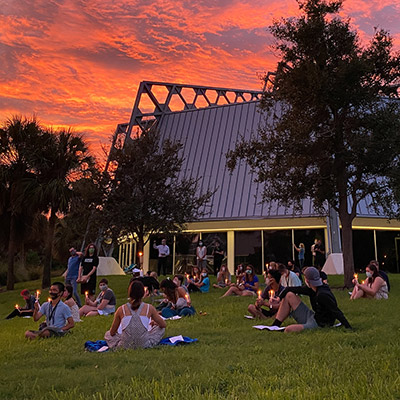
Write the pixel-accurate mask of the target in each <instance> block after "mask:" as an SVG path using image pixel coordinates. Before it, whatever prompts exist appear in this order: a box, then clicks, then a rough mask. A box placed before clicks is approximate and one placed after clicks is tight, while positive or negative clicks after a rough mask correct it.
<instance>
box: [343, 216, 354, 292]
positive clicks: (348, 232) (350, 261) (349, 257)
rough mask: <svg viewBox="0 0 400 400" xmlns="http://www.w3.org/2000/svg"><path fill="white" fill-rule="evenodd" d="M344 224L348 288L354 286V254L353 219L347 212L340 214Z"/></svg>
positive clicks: (344, 254)
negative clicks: (343, 214)
mask: <svg viewBox="0 0 400 400" xmlns="http://www.w3.org/2000/svg"><path fill="white" fill-rule="evenodd" d="M339 217H340V222H341V224H342V237H343V243H342V247H343V264H344V265H343V269H344V285H345V286H346V287H348V288H350V287H352V286H353V284H352V282H351V281H352V280H353V275H354V256H353V229H352V224H353V219H352V218H351V216H350V215H348V214H347V213H346V215H345V216H342V215H340V214H339Z"/></svg>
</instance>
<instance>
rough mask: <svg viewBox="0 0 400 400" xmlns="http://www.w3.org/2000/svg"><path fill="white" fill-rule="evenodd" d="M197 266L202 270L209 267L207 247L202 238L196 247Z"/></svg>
mask: <svg viewBox="0 0 400 400" xmlns="http://www.w3.org/2000/svg"><path fill="white" fill-rule="evenodd" d="M196 258H197V268H199V270H200V271H201V270H202V269H203V268H206V267H207V247H206V246H204V243H203V241H202V240H199V244H198V246H197V248H196Z"/></svg>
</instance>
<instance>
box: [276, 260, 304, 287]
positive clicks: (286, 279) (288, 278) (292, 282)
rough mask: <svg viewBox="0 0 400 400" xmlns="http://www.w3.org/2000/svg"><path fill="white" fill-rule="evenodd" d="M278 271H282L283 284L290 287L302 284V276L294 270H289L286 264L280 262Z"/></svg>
mask: <svg viewBox="0 0 400 400" xmlns="http://www.w3.org/2000/svg"><path fill="white" fill-rule="evenodd" d="M278 271H279V272H280V273H281V282H280V283H281V286H283V287H288V286H301V285H302V282H301V280H300V278H299V277H298V276H297V275H296V274H295V273H294V272H293V271H289V270H288V269H287V267H286V265H284V264H279V265H278Z"/></svg>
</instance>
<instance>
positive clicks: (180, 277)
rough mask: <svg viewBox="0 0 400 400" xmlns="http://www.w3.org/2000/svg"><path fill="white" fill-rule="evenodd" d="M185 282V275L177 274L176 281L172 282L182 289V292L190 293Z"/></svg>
mask: <svg viewBox="0 0 400 400" xmlns="http://www.w3.org/2000/svg"><path fill="white" fill-rule="evenodd" d="M184 280H185V278H184V277H183V275H181V274H175V275H174V279H172V282H174V283H175V285H176V286H177V287H178V288H179V289H180V290H182V289H183V290H184V291H185V293H189V290H188V289H187V287H186V286H184V285H183V281H184Z"/></svg>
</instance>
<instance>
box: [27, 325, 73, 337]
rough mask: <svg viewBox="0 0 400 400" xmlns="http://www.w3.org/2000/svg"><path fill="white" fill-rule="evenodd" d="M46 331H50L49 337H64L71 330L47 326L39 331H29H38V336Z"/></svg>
mask: <svg viewBox="0 0 400 400" xmlns="http://www.w3.org/2000/svg"><path fill="white" fill-rule="evenodd" d="M44 331H48V332H49V333H50V336H49V337H62V336H65V335H66V334H67V333H69V331H63V330H61V329H60V328H56V327H54V326H47V327H46V328H43V329H41V330H39V331H29V332H32V333H36V334H37V335H38V336H40V335H41V334H42V333H43V332H44Z"/></svg>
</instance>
